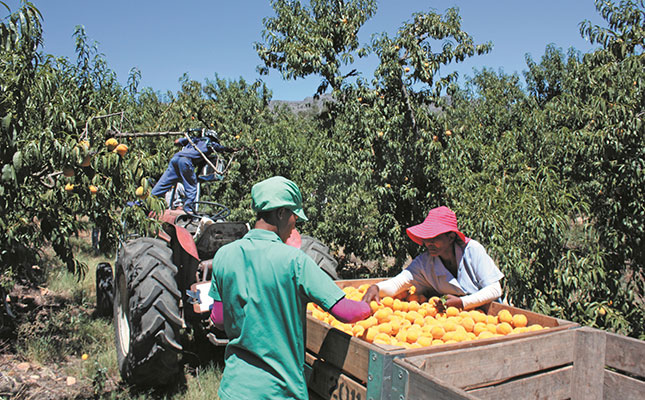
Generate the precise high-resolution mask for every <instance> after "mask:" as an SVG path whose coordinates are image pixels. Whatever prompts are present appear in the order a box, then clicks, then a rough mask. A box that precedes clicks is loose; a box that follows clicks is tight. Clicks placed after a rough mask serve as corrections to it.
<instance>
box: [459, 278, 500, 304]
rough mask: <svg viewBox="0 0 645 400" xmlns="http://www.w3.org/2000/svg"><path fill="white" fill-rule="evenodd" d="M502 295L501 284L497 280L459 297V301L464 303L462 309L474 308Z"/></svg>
mask: <svg viewBox="0 0 645 400" xmlns="http://www.w3.org/2000/svg"><path fill="white" fill-rule="evenodd" d="M501 295H502V285H500V284H499V281H497V282H495V283H491V284H490V285H488V286H485V287H483V288H481V289H480V290H479V291H477V292H475V293H473V294H469V295H466V296H462V297H461V302H462V303H463V304H464V310H469V309H471V308H476V307H479V306H481V305H482V304H486V303H489V302H491V301H493V300H496V299H498V298H499V297H500V296H501Z"/></svg>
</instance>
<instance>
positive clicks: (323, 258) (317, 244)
mask: <svg viewBox="0 0 645 400" xmlns="http://www.w3.org/2000/svg"><path fill="white" fill-rule="evenodd" d="M300 241H301V244H300V250H302V251H303V252H304V253H305V254H307V255H308V256H309V257H311V258H312V259H313V260H314V261H315V262H316V264H318V266H319V267H320V268H321V269H322V270H323V271H325V272H326V273H327V275H329V276H330V277H331V279H333V280H336V279H338V273H337V272H336V267H338V261H336V259H335V258H334V257H332V255H331V254H330V252H329V247H327V246H325V245H324V244H323V243H322V242H321V241H320V240H318V239H315V238H313V237H311V236H307V235H302V236H301V237H300Z"/></svg>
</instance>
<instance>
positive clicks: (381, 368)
mask: <svg viewBox="0 0 645 400" xmlns="http://www.w3.org/2000/svg"><path fill="white" fill-rule="evenodd" d="M383 279H384V278H375V279H356V280H339V281H336V283H337V285H338V286H339V287H340V288H344V287H347V286H354V287H358V286H360V285H362V284H365V283H368V284H372V283H376V282H379V281H381V280H383ZM501 309H508V310H509V311H510V312H511V314H515V313H518V312H521V313H523V314H525V315H526V316H527V319H528V323H529V324H540V325H542V326H545V327H549V329H546V330H542V331H537V332H527V333H521V334H514V335H508V336H503V337H493V338H489V339H480V340H471V341H467V342H460V343H454V344H445V345H442V346H432V347H423V348H418V349H405V348H402V347H398V346H388V345H380V344H371V343H368V342H366V341H364V340H362V339H359V338H355V337H352V336H350V335H348V334H346V333H345V332H342V331H340V330H337V329H335V328H332V327H331V326H329V325H328V324H325V323H323V322H321V321H319V320H317V319H315V318H313V317H312V316H311V315H308V316H307V338H306V346H307V364H308V365H309V366H310V367H311V368H312V371H311V377H310V379H309V387H310V388H311V389H312V390H314V391H315V392H316V393H318V394H319V395H320V396H322V397H323V398H326V399H330V398H333V399H367V400H369V399H372V400H379V399H389V398H390V391H391V382H392V374H391V371H392V366H393V361H394V359H395V358H400V357H410V356H415V355H421V354H429V353H438V352H445V351H450V350H455V349H461V348H471V347H478V346H484V345H489V344H494V343H499V342H505V341H509V340H517V339H521V338H525V337H531V336H536V335H542V334H544V333H547V332H554V331H559V330H565V329H570V328H573V327H576V326H578V325H577V324H575V323H573V322H570V321H565V320H560V319H556V318H552V317H548V316H545V315H542V314H537V313H533V312H530V311H525V310H521V309H519V308H515V307H510V306H506V305H503V304H499V303H492V304H490V305H488V306H487V307H484V308H483V311H484V312H486V313H488V314H491V315H497V313H498V312H499V310H501Z"/></svg>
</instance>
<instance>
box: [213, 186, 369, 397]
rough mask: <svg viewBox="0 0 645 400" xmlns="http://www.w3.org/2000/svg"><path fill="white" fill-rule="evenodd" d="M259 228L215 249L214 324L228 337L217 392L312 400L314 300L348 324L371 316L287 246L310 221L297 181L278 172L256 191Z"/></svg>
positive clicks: (253, 191) (360, 303)
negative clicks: (309, 363)
mask: <svg viewBox="0 0 645 400" xmlns="http://www.w3.org/2000/svg"><path fill="white" fill-rule="evenodd" d="M251 199H252V208H253V211H255V212H256V214H257V222H256V223H255V226H254V229H252V230H250V231H249V232H248V233H247V234H246V235H245V236H244V237H243V238H242V239H239V240H236V241H235V242H232V243H229V244H227V245H225V246H223V247H222V248H220V249H219V250H218V252H217V253H216V254H215V258H214V259H213V274H212V276H213V277H212V283H211V289H210V292H209V295H210V296H211V297H212V298H213V299H214V304H213V309H212V313H211V321H212V322H213V324H214V325H215V326H216V327H218V328H220V329H223V330H224V331H225V332H226V335H227V336H228V338H229V343H228V345H227V347H226V353H225V362H226V364H225V367H224V373H223V375H222V380H221V382H220V388H219V396H220V398H221V399H223V400H228V399H272V400H275V399H307V398H308V393H307V383H306V381H305V374H304V366H305V340H304V329H305V317H306V308H307V303H309V302H314V303H316V304H318V305H319V306H320V307H322V308H323V309H325V310H326V311H329V312H330V313H331V314H332V315H334V316H335V317H336V318H337V319H339V320H340V321H343V322H356V321H359V320H362V319H365V318H367V317H368V316H369V315H370V314H371V310H370V306H369V304H367V303H366V302H363V301H354V300H350V299H347V298H345V293H344V292H343V291H342V290H341V289H340V288H339V287H338V286H337V285H336V284H335V283H334V281H333V280H332V279H331V278H330V277H329V276H328V275H327V274H326V273H325V272H324V271H323V270H321V269H320V268H319V267H318V265H317V264H316V263H315V262H314V261H313V260H312V259H311V258H310V257H309V256H307V255H306V254H305V253H303V252H302V251H300V250H299V249H297V248H295V247H292V246H289V245H287V244H285V242H286V241H287V239H288V238H289V236H290V235H291V232H292V230H293V229H294V228H295V225H296V221H297V220H302V221H307V217H306V215H305V213H304V211H303V209H302V196H301V194H300V190H299V189H298V186H297V185H296V184H295V183H294V182H292V181H290V180H288V179H286V178H284V177H281V176H274V177H272V178H269V179H266V180H264V181H262V182H259V183H257V184H255V185H254V186H253V188H252V189H251Z"/></svg>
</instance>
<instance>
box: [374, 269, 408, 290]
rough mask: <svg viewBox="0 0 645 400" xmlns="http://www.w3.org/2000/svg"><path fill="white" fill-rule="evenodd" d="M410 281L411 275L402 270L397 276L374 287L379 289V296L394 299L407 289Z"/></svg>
mask: <svg viewBox="0 0 645 400" xmlns="http://www.w3.org/2000/svg"><path fill="white" fill-rule="evenodd" d="M412 281H413V278H412V273H411V272H410V271H408V270H407V269H404V270H403V271H401V272H400V273H399V274H398V275H397V276H395V277H393V278H390V279H386V280H384V281H381V282H379V283H377V284H376V286H378V288H379V296H381V297H384V296H390V297H394V296H396V295H397V294H399V293H401V292H402V291H404V290H406V289H408V288H409V287H410V285H411V284H412Z"/></svg>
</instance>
